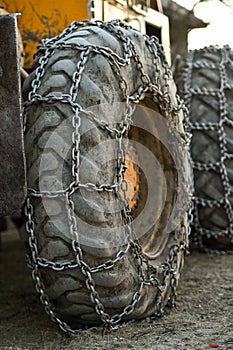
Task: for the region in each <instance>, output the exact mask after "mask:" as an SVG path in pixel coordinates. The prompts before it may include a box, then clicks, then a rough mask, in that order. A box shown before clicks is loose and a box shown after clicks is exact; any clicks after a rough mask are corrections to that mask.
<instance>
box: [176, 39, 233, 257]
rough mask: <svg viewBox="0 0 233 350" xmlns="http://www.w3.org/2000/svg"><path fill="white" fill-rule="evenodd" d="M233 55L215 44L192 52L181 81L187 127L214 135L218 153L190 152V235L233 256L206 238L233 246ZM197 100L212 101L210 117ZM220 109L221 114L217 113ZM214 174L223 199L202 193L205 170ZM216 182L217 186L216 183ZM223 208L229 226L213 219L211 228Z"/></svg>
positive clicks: (197, 242) (203, 245)
mask: <svg viewBox="0 0 233 350" xmlns="http://www.w3.org/2000/svg"><path fill="white" fill-rule="evenodd" d="M232 58H233V55H232V51H231V49H230V47H229V46H224V47H223V48H218V47H213V46H210V47H205V48H204V49H200V50H193V51H190V53H189V54H188V55H187V57H186V59H185V62H184V66H183V69H182V70H181V72H178V79H180V78H181V81H182V83H181V87H180V91H179V93H180V94H181V96H182V97H183V98H184V101H185V104H186V107H187V108H188V110H189V118H188V119H187V128H188V129H189V130H191V133H192V134H193V135H195V132H200V134H201V133H205V134H206V135H209V139H208V140H209V144H206V145H205V148H206V149H207V152H209V156H210V153H214V154H215V156H216V154H217V155H218V154H219V158H218V159H217V160H216V161H211V160H209V159H208V160H207V161H200V160H199V159H198V158H200V153H202V152H204V149H202V151H200V152H199V154H195V155H194V154H193V152H192V151H191V157H192V167H193V169H194V174H195V181H194V186H195V198H194V211H193V216H194V220H193V222H192V226H193V230H192V231H193V232H192V235H191V237H192V240H193V242H194V244H195V245H196V246H198V247H199V248H200V249H201V250H203V251H206V252H214V253H222V254H226V253H229V254H232V253H233V251H232V250H231V249H229V250H228V249H222V250H221V248H218V247H216V249H215V248H211V247H208V243H207V244H206V241H205V240H206V239H207V240H208V239H211V238H212V237H213V238H214V239H215V240H216V242H218V240H219V238H221V237H224V239H226V240H227V242H229V247H230V245H231V246H232V243H233V186H232V180H231V178H230V177H231V175H230V174H231V173H232V160H233V154H232V152H231V151H230V145H229V142H231V141H229V140H230V139H231V138H232V131H230V130H232V128H233V121H232V110H231V108H232V107H231V99H232V96H233V84H232V79H231V74H232V62H233V61H232ZM211 71H213V74H215V77H213V76H212V75H211ZM180 73H181V74H180ZM210 75H211V76H210ZM206 77H207V80H206ZM229 96H230V97H229ZM196 98H197V99H198V101H199V105H200V106H201V108H205V107H204V106H205V104H207V105H208V104H210V107H207V108H209V111H207V112H205V113H209V117H208V115H206V114H204V112H203V111H202V110H201V109H199V108H198V106H197V103H196V104H195V107H194V102H195V99H196ZM211 108H212V110H211ZM205 111H206V110H205ZM211 113H212V115H211ZM216 113H217V117H215V114H216ZM214 118H215V119H214ZM208 119H209V120H208ZM212 132H214V133H215V134H216V135H217V136H216V138H217V149H216V148H213V147H212V148H211V149H210V145H211V143H212V144H213V143H214V141H216V140H214V141H213V139H212V138H211V133H212ZM230 132H231V134H230ZM199 142H201V141H199V140H198V139H195V142H194V140H193V141H192V145H193V147H195V146H197V144H198V143H199ZM191 148H192V146H191ZM229 164H230V166H229ZM210 172H211V173H214V174H216V175H217V176H218V178H219V179H220V183H221V187H222V197H221V198H215V199H214V195H213V196H212V198H207V197H205V198H204V196H201V195H200V194H199V193H200V188H198V186H199V187H200V184H197V182H198V181H199V179H200V176H203V175H204V176H205V174H206V173H210ZM215 185H216V186H217V183H215ZM205 186H208V184H205ZM198 191H199V193H198ZM207 208H209V209H210V211H209V214H202V213H204V211H205V210H206V209H207ZM219 208H221V209H222V210H223V213H222V217H225V218H226V219H225V222H224V225H225V227H224V225H222V228H221V225H219V227H217V225H216V226H214V223H213V225H212V227H208V225H207V224H206V221H207V220H208V219H209V218H208V217H210V220H213V222H214V217H213V216H214V212H215V210H218V209H219ZM205 213H207V211H206V212H205ZM203 216H204V217H203Z"/></svg>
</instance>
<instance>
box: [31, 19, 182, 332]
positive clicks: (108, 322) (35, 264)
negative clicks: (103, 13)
mask: <svg viewBox="0 0 233 350" xmlns="http://www.w3.org/2000/svg"><path fill="white" fill-rule="evenodd" d="M86 25H88V26H99V27H100V28H103V29H105V30H107V31H109V32H111V33H112V34H114V35H115V36H116V37H117V38H118V39H119V40H120V41H122V42H123V48H124V53H123V57H120V56H118V55H117V54H115V53H113V52H112V51H111V50H110V49H108V48H107V47H99V46H95V45H90V46H85V45H76V44H67V43H66V42H65V41H64V42H62V41H61V39H63V38H66V36H67V35H68V34H70V33H73V32H75V31H77V29H78V28H80V27H85V26H86ZM119 26H121V27H123V28H126V29H132V28H131V27H129V26H127V25H125V24H123V23H121V22H119V21H111V22H102V21H96V22H90V21H83V22H73V23H72V24H71V25H70V26H69V27H68V28H67V29H66V30H64V32H63V33H62V34H61V35H58V36H57V37H55V38H53V39H48V40H43V41H42V45H41V46H40V47H39V53H40V54H41V53H42V56H40V58H39V66H38V68H37V69H36V75H35V78H34V80H33V82H32V90H31V92H30V93H29V97H28V101H27V102H25V105H24V108H25V124H26V118H27V108H28V107H29V106H31V105H32V104H38V103H42V102H43V103H48V104H49V103H50V102H54V101H59V102H60V103H64V104H69V105H70V106H71V108H72V110H73V119H72V124H73V125H72V126H73V135H72V145H73V146H72V177H73V181H72V183H71V184H70V185H69V186H68V188H67V189H65V190H63V191H57V192H47V191H46V192H45V191H44V192H38V191H36V190H34V189H29V190H28V197H27V201H26V205H25V215H26V217H27V222H26V231H27V233H28V236H29V248H30V254H29V256H28V262H29V266H30V267H31V268H32V276H33V279H34V281H35V287H36V290H37V292H38V293H39V296H40V301H41V303H42V304H43V305H44V308H45V311H46V313H47V314H48V315H49V316H50V317H51V319H52V320H53V321H54V322H56V323H57V324H58V325H59V327H60V329H61V330H62V331H64V332H66V333H69V334H71V335H77V334H80V333H82V332H84V331H86V330H87V329H100V328H105V329H113V328H115V327H117V326H118V324H119V323H120V321H121V320H122V319H123V318H124V316H127V315H129V314H130V313H132V312H133V311H134V309H135V306H136V304H137V303H138V300H139V298H140V295H141V291H142V289H143V286H144V285H152V286H154V288H156V290H157V291H158V298H157V313H156V315H161V314H162V313H163V308H164V293H163V292H164V290H166V287H167V286H168V285H169V284H170V288H171V296H170V300H169V303H170V304H171V306H173V305H174V301H175V297H176V287H177V279H178V278H177V270H178V269H179V265H180V261H179V258H178V256H179V253H180V252H182V251H185V250H186V249H187V241H188V235H189V232H187V231H188V230H187V229H186V227H185V225H183V226H182V227H181V230H182V232H181V237H182V238H181V241H180V243H179V244H174V245H173V246H171V248H170V253H169V255H168V257H167V261H166V262H164V263H163V264H161V265H159V266H157V267H156V268H155V267H153V266H152V265H151V264H150V262H149V260H148V259H147V258H146V256H145V255H144V254H143V251H142V247H141V245H140V243H139V242H138V241H137V240H135V238H134V232H133V227H132V218H131V211H130V209H129V206H128V199H127V198H126V192H127V181H126V180H125V179H124V172H125V151H124V149H123V146H122V139H123V136H125V135H127V133H128V130H129V128H130V126H131V122H132V121H131V115H132V114H133V112H134V104H136V103H138V102H139V101H140V100H142V99H143V97H144V93H145V92H146V91H148V92H153V93H154V94H155V92H156V93H159V94H161V99H162V100H163V102H164V105H163V108H164V110H165V111H169V112H171V111H172V112H173V113H174V114H177V113H179V112H180V110H183V112H184V113H186V109H185V107H184V105H183V103H182V101H180V103H179V104H178V106H177V108H176V110H174V107H172V105H171V101H170V97H169V90H168V89H169V85H168V81H169V80H170V70H169V67H168V64H167V61H166V58H165V56H164V52H163V48H162V47H161V45H160V44H159V43H158V40H157V38H155V37H148V36H146V35H145V42H146V45H147V46H148V48H149V50H150V52H151V54H152V55H153V57H154V64H155V70H156V62H157V61H158V60H159V59H160V58H159V56H158V52H159V55H160V57H162V58H163V62H162V64H163V67H164V68H165V72H166V73H165V74H164V77H163V78H164V80H165V82H166V84H165V86H164V88H163V89H162V87H161V86H159V85H158V84H157V85H153V83H152V82H151V80H150V78H149V76H148V75H146V74H145V73H144V70H143V65H142V63H141V61H140V57H139V56H138V55H137V54H136V52H135V49H134V45H133V43H132V41H131V39H130V38H129V37H127V36H125V35H124V34H123V32H122V31H121V30H120V29H119ZM58 40H59V43H58V42H57V41H58ZM55 49H56V50H61V49H62V50H66V49H73V50H79V51H80V52H81V55H80V56H81V59H80V61H79V63H78V64H77V71H76V72H75V74H74V76H73V85H72V87H71V90H70V94H69V95H62V96H60V97H58V96H55V95H52V96H49V97H43V96H41V95H39V94H37V89H38V87H39V86H40V83H41V78H42V77H43V75H44V72H45V66H46V64H47V62H48V60H49V58H50V57H51V56H52V55H53V53H54V50H55ZM93 52H94V53H100V54H102V55H104V57H106V58H107V59H108V60H109V63H110V64H111V67H112V69H114V70H115V73H116V74H117V77H118V79H119V83H120V87H121V90H122V92H123V94H124V96H125V100H126V111H125V115H124V118H123V120H122V122H121V126H120V128H119V129H115V128H112V127H111V126H109V125H108V124H107V123H106V122H103V121H101V120H99V119H98V117H97V116H96V115H94V114H93V113H92V112H89V111H87V110H84V109H83V108H82V106H80V105H79V104H77V103H76V102H75V100H76V96H77V91H78V86H79V83H80V80H81V76H82V72H83V70H84V67H85V64H86V63H87V61H88V58H89V55H90V54H91V53H93ZM130 59H133V60H135V62H136V64H137V67H138V70H139V72H140V76H141V81H142V84H141V86H140V87H139V89H138V91H136V92H135V93H134V94H133V95H131V96H129V95H127V93H126V90H127V84H126V82H125V80H124V79H123V77H122V76H121V72H120V67H121V66H125V65H127V64H129V60H130ZM157 72H158V70H157ZM80 113H82V115H84V116H86V117H87V118H90V119H91V120H92V121H94V122H95V124H96V125H98V126H100V127H101V128H103V129H104V130H106V132H107V133H109V134H111V136H112V137H113V138H115V139H116V141H117V145H118V152H117V154H118V167H117V173H116V178H115V181H114V183H113V184H102V185H98V186H97V185H96V184H94V183H88V184H81V183H80V181H79V143H80V134H79V127H80V116H79V114H80ZM187 142H188V140H187ZM80 187H85V188H87V189H91V190H94V191H114V192H115V193H116V195H117V196H118V198H119V200H120V201H121V202H123V203H124V206H123V207H124V209H123V220H124V223H125V225H126V227H127V234H128V237H127V243H126V245H125V247H124V248H122V249H120V250H119V251H118V253H117V254H116V256H115V257H114V258H112V259H109V260H107V261H106V262H104V263H102V264H100V265H98V266H93V267H90V266H89V265H88V264H87V263H86V262H85V261H84V259H83V252H82V249H81V247H80V245H79V233H78V227H77V222H76V218H75V215H74V202H73V200H72V195H73V193H74V192H75V191H76V190H77V189H78V188H80ZM59 196H60V197H63V198H65V200H66V209H67V215H68V219H69V225H70V230H71V232H72V237H73V241H72V250H73V252H74V254H75V256H76V260H75V261H66V262H62V263H59V262H53V261H48V260H46V259H44V258H41V257H40V256H39V254H38V244H37V239H36V237H35V234H34V226H35V224H34V213H33V205H32V204H31V198H33V197H34V198H35V197H40V198H42V197H43V198H45V197H47V198H55V197H59ZM129 251H131V252H132V253H133V255H134V257H135V259H136V261H137V265H138V275H139V279H140V281H139V285H138V289H137V290H136V291H135V293H134V295H133V298H132V301H131V303H130V304H129V305H128V306H126V307H125V308H124V309H123V311H122V312H121V313H119V314H115V315H113V316H110V315H109V314H107V313H106V312H105V308H104V305H103V304H102V303H101V300H100V299H99V296H98V293H97V291H96V288H95V282H94V280H93V274H95V273H96V272H99V271H103V270H107V269H111V268H112V267H113V266H114V265H115V264H116V263H117V262H119V261H120V260H121V259H122V258H123V257H124V256H125V254H127V253H128V252H129ZM143 265H144V266H145V265H146V266H147V270H146V273H145V272H144V270H143V269H142V266H143ZM40 268H48V269H52V270H54V271H62V270H66V269H75V268H79V269H80V270H81V272H82V274H83V275H84V276H85V279H86V286H87V288H88V290H89V292H90V298H91V301H92V303H93V305H94V306H95V310H96V313H97V314H98V315H99V317H100V319H101V321H102V325H101V326H97V327H84V328H80V329H72V328H71V327H69V325H68V324H67V323H66V322H63V321H62V320H61V319H60V318H59V316H58V315H57V313H56V311H55V309H54V306H53V305H52V303H51V302H50V300H49V297H48V295H47V294H46V291H45V287H44V285H43V282H42V279H41V273H40ZM156 275H157V276H158V275H160V276H161V277H162V280H163V283H160V282H159V280H158V279H157V278H156V277H155V276H156ZM154 316H155V315H154Z"/></svg>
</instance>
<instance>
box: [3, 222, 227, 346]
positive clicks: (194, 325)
mask: <svg viewBox="0 0 233 350" xmlns="http://www.w3.org/2000/svg"><path fill="white" fill-rule="evenodd" d="M18 237H19V236H18V231H17V229H16V228H15V227H14V226H13V224H12V223H10V227H9V229H8V231H6V232H3V233H2V247H1V251H0V311H1V312H0V349H1V350H31V349H33V350H37V349H38V350H63V349H67V350H76V349H77V350H84V349H88V350H99V349H103V350H104V349H138V350H139V349H140V350H141V349H148V350H150V349H153V350H154V349H158V350H174V349H179V350H182V349H185V350H186V349H187V350H194V349H195V350H202V349H203V350H204V349H211V348H218V349H228V350H230V349H231V350H232V349H233V256H232V255H231V256H230V255H228V256H223V255H210V254H201V253H197V252H192V253H191V254H190V255H189V256H188V257H187V258H186V262H185V266H184V268H183V271H182V274H181V279H180V283H179V288H178V296H177V304H176V308H174V309H169V310H167V312H166V314H165V315H164V316H163V317H162V318H158V319H157V320H155V321H153V322H151V323H149V322H147V321H146V320H143V321H140V322H136V323H131V324H128V325H127V326H122V327H121V328H119V329H118V330H114V331H112V332H110V333H103V332H100V331H98V332H93V331H92V332H91V331H88V332H86V333H85V334H82V335H81V336H78V337H70V336H67V335H65V334H63V333H61V332H60V331H59V329H58V327H57V325H56V324H54V323H53V322H52V321H50V319H49V318H48V316H47V315H46V314H45V312H44V310H43V308H42V306H41V305H40V303H39V301H38V297H37V294H36V292H35V290H34V286H33V282H32V278H31V276H30V270H29V269H28V268H27V267H26V264H25V257H24V254H25V253H24V246H23V244H22V242H21V241H20V240H19V238H18Z"/></svg>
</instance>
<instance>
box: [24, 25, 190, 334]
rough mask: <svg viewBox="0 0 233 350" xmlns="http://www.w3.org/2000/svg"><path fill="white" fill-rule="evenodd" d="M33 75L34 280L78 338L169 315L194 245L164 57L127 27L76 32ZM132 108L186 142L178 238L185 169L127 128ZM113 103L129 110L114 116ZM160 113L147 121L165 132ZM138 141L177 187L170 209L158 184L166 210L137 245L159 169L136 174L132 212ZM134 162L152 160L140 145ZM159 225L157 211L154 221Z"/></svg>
mask: <svg viewBox="0 0 233 350" xmlns="http://www.w3.org/2000/svg"><path fill="white" fill-rule="evenodd" d="M150 47H152V50H151V51H150V49H149V48H150ZM153 50H154V51H153ZM142 68H143V69H142ZM33 69H34V71H33V72H32V74H31V75H30V76H29V78H28V79H27V81H26V82H25V84H24V96H25V101H26V103H25V119H26V132H25V149H26V158H27V171H28V187H29V193H28V194H29V196H28V201H27V205H26V208H25V212H26V214H27V225H26V227H27V231H28V233H29V244H28V247H29V250H30V252H29V256H30V259H31V264H32V268H33V277H34V279H35V282H36V289H37V291H38V292H39V294H40V299H41V301H42V303H43V304H44V306H45V309H46V311H47V313H48V314H49V315H50V316H51V318H52V319H53V320H54V321H57V322H58V324H59V326H60V327H61V328H62V329H63V330H65V331H68V332H70V331H71V332H74V333H75V332H76V331H75V330H72V329H71V328H70V326H68V325H67V322H68V323H69V324H70V325H72V327H76V328H77V326H78V325H80V324H100V323H105V324H109V325H114V324H117V323H119V322H120V321H121V320H127V319H135V318H144V317H146V316H149V315H153V314H159V313H161V312H162V311H163V308H164V306H165V305H166V304H168V302H169V301H170V303H171V304H172V303H173V301H174V297H175V293H176V287H177V283H178V280H179V273H180V270H181V268H182V265H183V259H184V252H185V249H186V248H187V245H188V242H187V241H188V237H187V236H188V223H187V211H188V208H189V201H190V199H189V187H190V172H191V171H190V166H189V163H188V161H187V162H184V161H183V160H184V159H185V160H186V150H187V140H186V136H185V133H184V131H183V126H182V121H183V112H182V108H183V107H182V104H178V102H177V99H176V87H175V84H174V82H173V80H172V78H171V76H170V72H169V69H168V65H167V63H166V60H165V57H164V55H163V51H162V48H161V47H160V45H159V44H158V43H157V42H156V41H153V45H152V44H151V46H150V43H149V38H147V37H144V36H142V35H141V34H139V33H138V32H137V31H134V30H131V29H130V28H129V27H126V26H124V25H123V24H119V23H116V22H111V23H104V22H98V23H94V24H93V23H89V24H88V25H86V23H81V24H80V23H76V22H75V23H74V24H72V25H71V26H70V27H69V28H68V29H66V30H65V31H64V32H63V34H61V35H60V36H58V37H56V38H54V39H51V40H48V41H45V42H44V43H42V46H41V48H40V49H39V50H38V53H37V56H36V58H35V62H34V67H33ZM145 94H146V97H145ZM128 97H130V98H131V100H132V101H133V102H132V103H133V104H135V102H136V103H139V105H142V106H143V105H144V106H146V107H148V108H150V111H152V112H153V111H154V112H156V113H159V115H160V116H161V117H162V119H163V121H164V122H166V124H168V125H169V128H168V129H169V132H168V133H169V135H170V134H172V132H171V129H174V131H175V132H176V134H177V135H178V136H177V137H178V138H179V142H180V144H179V146H180V148H177V150H176V151H175V153H174V154H175V156H176V157H177V162H178V163H177V164H178V166H177V167H178V168H179V173H180V176H181V178H182V183H183V184H184V187H183V188H184V191H183V192H182V195H181V197H182V198H181V200H182V203H183V204H184V207H185V210H184V212H183V213H182V215H181V216H180V219H179V222H178V223H177V225H176V226H175V227H174V228H173V230H170V231H169V230H167V231H166V227H167V221H168V220H169V217H170V216H171V212H172V209H173V207H174V203H175V201H176V198H177V197H178V194H177V193H178V191H177V187H178V185H177V177H178V175H177V171H178V170H177V169H176V167H175V165H174V159H173V157H172V156H171V155H170V154H169V152H168V150H167V149H166V147H165V146H164V145H163V144H162V142H161V141H160V140H159V139H158V140H156V139H155V137H148V138H146V137H145V134H143V132H141V131H140V130H141V129H142V127H141V129H140V128H139V127H138V128H136V127H134V124H135V123H134V121H135V119H136V116H135V115H134V114H133V115H132V120H130V121H129V120H128V119H129V118H130V117H131V116H130V115H128V114H127V113H128V112H125V110H124V109H125V108H129V109H130V104H129V103H128V102H127V103H126V104H125V101H128ZM114 103H116V104H119V103H123V105H119V108H116V110H114V109H113V108H112V106H113V105H114ZM93 106H94V110H93ZM141 108H143V107H141ZM86 111H91V113H89V114H88V113H86ZM93 111H94V112H93ZM127 111H128V110H127ZM152 112H147V111H144V110H142V111H140V107H139V112H138V114H139V115H140V116H141V117H144V118H145V121H143V122H144V123H146V122H147V121H148V125H149V128H150V127H151V128H154V129H156V127H157V126H156V123H157V122H156V120H153V113H152ZM95 113H96V114H95ZM135 114H136V113H135ZM93 116H94V117H93ZM122 116H124V117H125V116H126V117H127V118H128V119H127V118H122ZM139 119H140V118H139ZM131 124H132V125H131ZM157 129H158V128H157ZM158 130H159V129H158ZM157 132H159V131H157ZM164 133H166V132H165V130H164ZM148 135H149V133H148ZM130 138H131V139H132V140H134V141H137V143H139V144H141V143H142V144H143V145H144V147H148V148H150V150H151V152H154V155H153V156H154V157H157V158H159V159H160V163H161V164H162V168H163V171H164V173H165V174H166V175H165V180H166V181H165V182H167V183H168V184H169V185H166V198H165V200H164V203H162V200H161V198H162V195H163V190H164V189H163V184H164V179H160V178H159V177H158V178H157V179H156V180H155V181H157V183H158V188H159V190H158V194H157V195H158V198H159V199H158V200H157V202H158V203H159V206H161V207H162V206H163V208H162V209H161V214H160V215H159V217H158V220H157V221H156V223H154V224H152V225H151V227H150V229H149V230H147V231H146V232H144V233H143V234H142V235H141V236H140V237H134V229H133V228H132V221H134V218H135V216H136V215H137V213H138V212H140V211H141V210H142V209H143V208H142V207H143V206H144V205H145V203H146V198H145V193H146V189H147V183H146V179H145V174H144V169H146V168H147V167H148V168H150V167H151V165H150V164H148V163H146V161H147V160H146V159H145V160H144V159H141V163H140V164H139V166H138V167H135V169H137V171H138V172H139V195H138V199H137V205H136V206H135V209H133V210H132V212H130V210H129V208H128V204H127V203H128V202H127V200H126V199H125V196H124V195H127V190H126V188H127V187H128V185H127V179H125V178H124V173H125V168H124V166H125V154H127V142H128V140H129V139H130ZM154 149H156V151H154ZM135 153H137V156H138V158H140V157H141V158H143V156H142V155H141V154H140V147H139V148H137V145H136V146H135V150H134V152H133V154H135ZM183 153H184V155H183ZM181 154H182V157H179V155H181ZM138 168H141V171H139V170H138ZM118 178H120V182H121V185H119V183H117V179H118ZM168 179H169V181H168ZM160 182H161V186H159V185H160ZM122 192H123V194H122ZM160 192H161V193H160ZM160 201H161V205H160ZM126 204H127V205H126ZM116 208H117V209H116ZM153 215H154V213H153V211H151V213H150V218H151V220H152V222H153ZM122 237H123V238H122ZM54 310H55V311H54ZM60 318H62V319H63V320H64V321H61V319H60ZM77 332H78V331H77Z"/></svg>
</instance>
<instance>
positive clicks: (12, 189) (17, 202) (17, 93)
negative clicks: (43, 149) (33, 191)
mask: <svg viewBox="0 0 233 350" xmlns="http://www.w3.org/2000/svg"><path fill="white" fill-rule="evenodd" d="M0 52H1V54H0V99H1V103H0V115H1V118H0V149H1V151H0V164H1V166H0V217H2V216H5V215H11V214H13V213H14V212H15V211H16V210H17V209H19V208H21V207H22V205H23V202H24V199H25V196H26V175H25V173H26V170H25V157H24V148H23V122H22V110H21V83H20V64H19V61H20V59H19V50H18V30H17V21H16V15H15V14H12V15H0Z"/></svg>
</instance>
